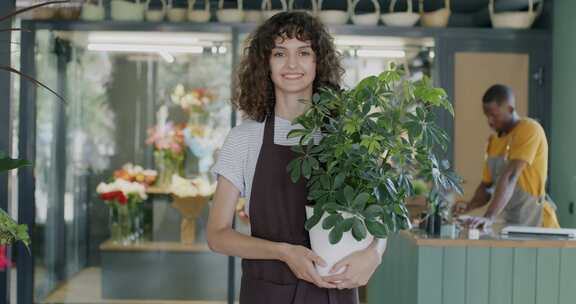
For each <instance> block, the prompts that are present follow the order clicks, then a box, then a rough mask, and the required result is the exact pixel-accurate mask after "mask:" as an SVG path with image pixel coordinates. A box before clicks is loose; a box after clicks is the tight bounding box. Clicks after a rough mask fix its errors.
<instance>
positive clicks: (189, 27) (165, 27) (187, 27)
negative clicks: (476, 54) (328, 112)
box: [22, 20, 551, 39]
mask: <svg viewBox="0 0 576 304" xmlns="http://www.w3.org/2000/svg"><path fill="white" fill-rule="evenodd" d="M256 27H257V25H256V24H254V23H220V22H207V23H191V22H180V23H177V22H148V21H111V20H105V21H82V20H76V21H62V20H23V21H22V28H27V29H36V30H41V29H42V30H70V31H156V32H194V31H197V32H217V33H231V32H232V31H235V32H238V33H250V32H252V31H253V30H254V29H255V28H256ZM327 27H328V30H329V31H330V32H331V33H333V34H336V35H367V36H374V35H376V36H396V37H434V38H438V37H447V36H450V37H462V38H470V37H476V38H486V39H514V38H521V37H530V38H538V37H543V38H544V37H549V36H550V35H551V32H550V31H549V30H545V29H527V30H515V29H494V28H488V27H448V28H427V27H420V26H416V27H391V26H384V25H375V26H361V25H354V24H346V25H337V26H327Z"/></svg>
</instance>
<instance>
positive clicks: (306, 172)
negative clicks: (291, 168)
mask: <svg viewBox="0 0 576 304" xmlns="http://www.w3.org/2000/svg"><path fill="white" fill-rule="evenodd" d="M302 175H303V176H304V178H306V179H309V178H310V175H312V165H311V164H310V159H309V158H306V159H304V161H302Z"/></svg>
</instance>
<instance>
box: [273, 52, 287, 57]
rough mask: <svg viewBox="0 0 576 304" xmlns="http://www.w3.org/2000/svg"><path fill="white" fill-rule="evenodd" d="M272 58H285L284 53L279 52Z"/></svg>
mask: <svg viewBox="0 0 576 304" xmlns="http://www.w3.org/2000/svg"><path fill="white" fill-rule="evenodd" d="M272 56H274V57H282V56H284V53H281V52H278V53H274V54H273V55H272Z"/></svg>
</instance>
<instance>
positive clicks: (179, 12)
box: [167, 0, 188, 22]
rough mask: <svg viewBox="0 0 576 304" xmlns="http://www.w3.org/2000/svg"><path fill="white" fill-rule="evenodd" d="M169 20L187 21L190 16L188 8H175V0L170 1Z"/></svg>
mask: <svg viewBox="0 0 576 304" xmlns="http://www.w3.org/2000/svg"><path fill="white" fill-rule="evenodd" d="M168 6H169V8H168V13H167V14H168V20H170V21H172V22H183V21H186V17H187V14H188V8H185V7H176V6H174V0H170V5H168Z"/></svg>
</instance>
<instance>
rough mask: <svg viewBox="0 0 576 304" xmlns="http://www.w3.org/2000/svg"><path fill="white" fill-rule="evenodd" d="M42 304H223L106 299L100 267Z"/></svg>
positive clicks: (89, 269) (93, 269) (85, 272)
mask: <svg viewBox="0 0 576 304" xmlns="http://www.w3.org/2000/svg"><path fill="white" fill-rule="evenodd" d="M41 303H42V304H64V303H65V304H100V303H105V304H225V303H226V302H216V301H174V300H108V299H102V297H101V283H100V268H96V267H93V268H87V269H85V270H83V271H81V272H80V273H78V274H77V275H76V276H74V277H73V278H72V279H71V280H70V281H69V282H68V283H66V284H64V285H63V286H61V287H60V288H58V289H56V290H55V291H54V292H52V293H51V294H50V295H49V296H48V297H47V298H46V300H45V301H43V302H41Z"/></svg>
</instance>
